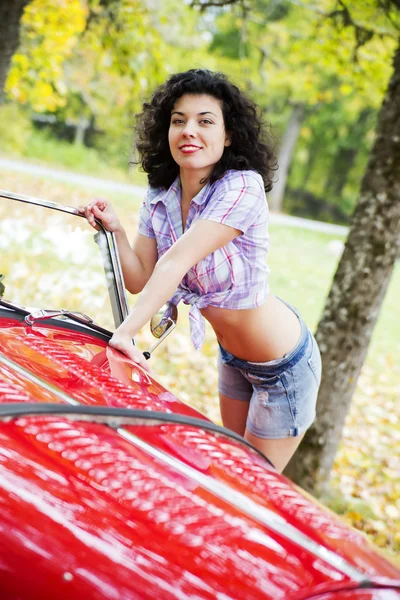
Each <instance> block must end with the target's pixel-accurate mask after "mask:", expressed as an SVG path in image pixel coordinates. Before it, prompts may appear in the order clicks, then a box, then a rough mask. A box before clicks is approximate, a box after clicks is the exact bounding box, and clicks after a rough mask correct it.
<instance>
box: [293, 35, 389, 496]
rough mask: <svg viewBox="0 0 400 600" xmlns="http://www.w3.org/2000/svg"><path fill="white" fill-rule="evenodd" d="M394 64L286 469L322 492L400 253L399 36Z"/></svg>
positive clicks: (309, 487)
mask: <svg viewBox="0 0 400 600" xmlns="http://www.w3.org/2000/svg"><path fill="white" fill-rule="evenodd" d="M393 66H394V73H393V75H392V78H391V81H390V83H389V86H388V89H387V92H386V95H385V98H384V101H383V105H382V108H381V111H380V115H379V120H378V125H377V132H376V140H375V143H374V146H373V148H372V151H371V155H370V159H369V162H368V165H367V169H366V172H365V175H364V178H363V181H362V183H361V191H360V198H359V202H358V205H357V207H356V210H355V213H354V216H353V220H352V226H351V229H350V233H349V237H348V239H347V242H346V246H345V250H344V253H343V256H342V259H341V261H340V263H339V266H338V269H337V272H336V274H335V277H334V280H333V284H332V288H331V291H330V293H329V296H328V299H327V302H326V306H325V310H324V312H323V315H322V319H321V321H320V323H319V325H318V329H317V334H316V337H317V340H318V343H319V345H320V349H321V355H322V366H323V377H322V383H321V389H320V393H319V397H318V404H317V419H316V421H315V423H314V424H313V425H312V427H311V428H310V429H309V430H308V432H307V433H306V435H305V437H304V440H303V442H302V444H301V445H300V447H299V450H298V452H297V453H296V454H295V455H294V457H293V459H292V460H291V461H290V463H289V465H288V467H287V470H286V474H287V475H288V476H289V477H290V478H291V479H293V480H294V481H295V482H296V483H298V484H299V485H301V486H302V487H303V488H305V489H307V490H308V491H310V492H312V493H314V494H316V495H320V494H321V493H323V492H324V491H325V489H326V487H327V484H328V482H329V476H330V472H331V469H332V466H333V461H334V458H335V454H336V451H337V447H338V445H339V441H340V438H341V434H342V429H343V425H344V421H345V418H346V415H347V412H348V410H349V407H350V403H351V399H352V396H353V392H354V389H355V387H356V383H357V378H358V375H359V373H360V370H361V367H362V364H363V362H364V359H365V357H366V354H367V350H368V345H369V342H370V339H371V334H372V330H373V328H374V325H375V322H376V319H377V316H378V313H379V309H380V307H381V304H382V301H383V298H384V296H385V292H386V290H387V287H388V283H389V280H390V276H391V274H392V271H393V266H394V263H395V260H396V258H397V257H398V256H399V250H400V40H399V46H398V48H397V50H396V53H395V55H394V59H393Z"/></svg>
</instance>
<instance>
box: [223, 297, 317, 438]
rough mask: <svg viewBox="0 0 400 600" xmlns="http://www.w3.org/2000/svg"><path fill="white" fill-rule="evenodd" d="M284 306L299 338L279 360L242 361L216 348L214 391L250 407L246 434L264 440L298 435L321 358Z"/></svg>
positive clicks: (307, 419)
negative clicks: (217, 382)
mask: <svg viewBox="0 0 400 600" xmlns="http://www.w3.org/2000/svg"><path fill="white" fill-rule="evenodd" d="M288 306H289V308H290V309H291V310H293V312H294V313H295V314H296V315H297V317H298V318H299V321H300V324H301V336H300V339H299V341H298V343H297V344H296V346H295V348H293V350H292V351H291V352H289V353H288V354H285V355H284V356H283V357H282V358H278V359H276V360H271V361H268V362H264V363H256V362H248V361H246V360H242V359H240V358H237V357H236V356H233V354H230V352H228V351H227V350H225V349H224V348H223V347H222V346H221V345H220V353H219V357H218V371H219V392H220V393H221V394H223V395H224V396H228V398H233V399H235V400H243V401H245V402H249V403H250V404H249V412H248V415H247V423H246V428H247V431H249V432H250V433H252V434H253V435H255V436H257V437H260V438H264V439H280V438H287V437H295V436H298V435H302V434H303V433H304V432H305V431H306V429H308V427H310V425H311V423H312V422H313V421H314V419H315V405H316V402H317V395H318V388H319V384H320V381H321V356H320V353H319V349H318V345H317V342H316V341H315V338H314V336H313V335H312V333H311V332H310V331H309V330H308V329H307V326H306V324H305V323H304V321H303V319H302V318H301V316H300V315H299V313H298V311H297V310H296V309H295V308H294V307H292V306H290V305H288Z"/></svg>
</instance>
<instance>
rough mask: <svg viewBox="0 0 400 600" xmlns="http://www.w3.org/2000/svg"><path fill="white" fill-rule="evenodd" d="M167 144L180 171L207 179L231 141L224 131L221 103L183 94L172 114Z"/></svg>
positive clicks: (202, 96) (203, 97) (205, 95)
mask: <svg viewBox="0 0 400 600" xmlns="http://www.w3.org/2000/svg"><path fill="white" fill-rule="evenodd" d="M168 142H169V147H170V150H171V154H172V157H173V159H174V160H175V162H176V163H177V164H178V165H179V167H180V171H181V174H182V170H186V169H187V170H196V171H198V173H199V175H200V177H201V178H203V177H208V175H209V174H210V173H211V172H212V170H213V167H214V165H215V164H216V163H217V162H218V161H219V159H220V158H221V156H222V154H223V152H224V149H225V147H226V146H229V145H230V140H229V136H228V134H227V132H226V131H225V124H224V117H223V114H222V108H221V103H220V101H219V100H217V99H216V98H213V96H208V95H207V94H200V95H192V94H184V95H183V96H181V98H179V99H178V100H177V101H176V103H175V105H174V107H173V109H172V111H171V122H170V126H169V132H168Z"/></svg>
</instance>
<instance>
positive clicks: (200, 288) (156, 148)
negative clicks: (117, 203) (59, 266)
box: [81, 69, 321, 471]
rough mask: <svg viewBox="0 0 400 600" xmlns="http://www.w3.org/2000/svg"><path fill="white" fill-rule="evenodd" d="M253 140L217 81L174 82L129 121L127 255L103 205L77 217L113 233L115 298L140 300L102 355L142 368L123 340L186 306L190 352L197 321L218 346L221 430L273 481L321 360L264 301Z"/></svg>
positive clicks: (301, 327) (290, 316) (249, 120)
mask: <svg viewBox="0 0 400 600" xmlns="http://www.w3.org/2000/svg"><path fill="white" fill-rule="evenodd" d="M264 140H265V136H264V133H263V131H262V126H261V122H260V120H259V119H258V117H257V110H256V107H255V105H254V104H253V103H252V102H251V101H249V100H248V99H247V98H246V97H245V96H244V95H243V94H242V93H241V92H240V90H239V89H238V88H237V87H236V86H234V85H233V84H231V83H230V82H229V81H228V80H227V79H226V77H225V76H224V75H222V74H219V73H212V72H210V71H207V70H201V69H194V70H190V71H187V72H185V73H179V74H176V75H173V76H172V77H170V79H169V80H168V81H167V82H166V83H165V84H164V85H163V86H161V87H160V88H159V89H158V90H156V92H155V93H154V95H153V97H152V99H151V101H150V103H146V104H144V107H143V113H142V115H141V116H140V119H139V127H138V142H137V147H138V150H139V153H140V155H141V163H142V167H143V169H144V170H145V172H147V173H148V179H149V190H148V194H147V197H146V200H145V201H144V203H143V206H142V209H141V212H140V222H139V232H138V234H137V236H136V238H135V240H134V243H133V247H132V248H131V247H130V244H129V241H128V238H127V235H126V233H125V231H124V229H123V227H122V225H121V224H120V222H119V220H118V217H117V216H116V214H115V212H114V211H113V209H112V207H111V206H110V204H108V203H107V202H105V201H101V200H94V201H92V202H90V204H89V205H88V206H87V207H86V208H81V210H82V211H83V212H84V213H85V215H86V217H87V219H88V221H89V223H90V224H91V225H93V226H95V221H94V219H95V218H97V219H99V220H100V221H101V222H102V223H103V225H104V226H105V227H106V228H107V229H108V230H109V231H113V232H114V233H115V236H116V239H117V244H118V250H119V253H120V257H121V263H122V269H123V273H124V278H125V283H126V287H127V289H128V290H129V291H130V292H132V293H139V292H140V296H139V298H138V301H137V303H136V305H135V307H134V309H133V310H132V311H131V313H130V314H129V316H128V317H127V319H126V320H125V321H124V323H123V324H122V325H121V326H120V327H119V328H118V329H117V330H116V331H115V333H114V335H113V337H112V339H111V340H110V346H112V347H113V348H116V349H118V350H120V351H121V352H122V353H124V354H126V355H127V356H128V357H129V358H131V359H132V360H133V361H135V362H137V363H139V364H140V365H141V366H142V367H144V368H147V364H146V361H145V359H144V358H143V355H142V353H141V351H140V350H139V349H138V348H137V347H135V346H133V345H132V338H133V337H134V336H135V335H136V334H137V332H138V331H139V330H140V329H141V328H142V327H143V325H144V324H145V323H146V322H147V321H149V320H150V318H151V317H152V315H153V314H155V313H156V312H157V310H158V309H159V308H160V307H161V306H162V305H163V304H164V303H165V302H167V301H168V300H170V299H171V300H172V302H173V303H174V304H177V303H178V302H179V301H180V300H183V301H184V302H185V303H187V304H191V310H190V324H191V337H192V340H193V343H194V345H195V347H196V348H199V347H200V345H201V343H202V341H203V337H204V318H205V319H207V320H208V321H209V323H210V324H211V326H212V328H213V329H214V331H215V334H216V337H217V340H218V342H219V348H220V354H219V365H218V368H219V394H220V407H221V415H222V421H223V424H224V426H225V427H228V428H230V429H232V430H233V431H235V432H237V433H239V434H241V435H244V436H245V437H246V438H247V439H248V440H249V441H250V442H252V443H253V444H254V445H255V446H256V447H257V448H259V449H260V450H261V451H262V452H264V454H266V455H267V456H268V458H269V459H270V460H271V461H272V463H273V464H274V465H275V466H276V468H277V469H278V470H279V471H282V470H283V468H284V467H285V465H286V464H287V462H288V461H289V459H290V458H291V456H292V454H293V453H294V451H295V450H296V448H297V446H298V445H299V443H300V441H301V439H302V437H303V436H304V433H305V431H306V429H307V428H308V427H309V426H310V425H311V423H312V421H313V420H314V416H315V403H316V398H317V391H318V386H319V382H320V377H321V361H320V356H319V351H318V347H317V345H316V342H315V340H314V338H313V336H312V335H311V333H310V332H309V331H308V329H307V327H306V326H305V324H304V322H303V320H302V319H301V317H300V315H299V314H298V312H297V311H296V310H295V309H294V308H292V307H290V306H289V305H287V304H286V303H285V302H284V301H282V300H280V299H278V298H277V297H276V296H274V295H272V294H271V293H269V288H268V268H267V264H266V255H267V249H268V234H267V222H268V207H267V203H266V200H265V191H264V190H265V189H266V190H267V191H269V190H270V189H271V187H272V182H271V170H272V166H273V165H272V160H273V155H272V152H271V149H270V148H269V146H268V143H266V142H265V141H264Z"/></svg>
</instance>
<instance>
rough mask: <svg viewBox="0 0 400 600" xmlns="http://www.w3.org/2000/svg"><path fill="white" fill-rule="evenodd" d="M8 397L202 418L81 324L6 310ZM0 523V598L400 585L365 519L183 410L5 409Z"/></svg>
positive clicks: (297, 593) (279, 592) (0, 357)
mask: <svg viewBox="0 0 400 600" xmlns="http://www.w3.org/2000/svg"><path fill="white" fill-rule="evenodd" d="M10 402H12V403H16V402H19V403H27V402H30V403H32V402H35V403H61V404H62V403H65V404H67V403H69V404H71V403H79V404H82V405H86V406H98V407H104V406H107V407H117V408H131V409H132V408H133V409H145V410H146V411H157V412H163V413H166V414H170V415H172V416H173V415H186V416H187V417H189V418H190V417H191V418H193V417H195V418H196V419H201V418H202V419H203V421H204V424H205V425H206V424H207V423H208V421H207V420H206V419H204V417H202V416H201V415H200V414H199V413H197V412H196V411H195V410H193V409H192V408H190V407H188V406H186V405H185V404H183V403H181V402H180V401H179V400H177V398H176V397H175V396H173V395H172V394H171V393H170V392H168V391H167V390H165V389H164V388H163V387H162V386H161V385H160V384H159V383H158V382H156V381H155V380H154V379H153V378H152V377H150V376H149V375H147V374H146V373H144V372H143V371H142V370H141V369H140V368H138V367H136V366H133V365H132V363H131V362H130V361H129V360H127V359H124V358H123V357H122V355H120V354H118V353H117V352H115V351H113V350H111V349H110V348H107V346H106V343H105V342H103V341H102V340H100V339H98V338H96V337H94V336H92V335H91V334H90V333H81V332H78V331H71V330H69V329H67V328H61V327H60V326H41V327H40V328H31V327H27V326H25V325H24V324H22V323H20V322H18V321H17V320H14V319H11V318H9V319H2V320H1V321H0V403H3V404H4V403H10ZM189 421H190V420H189ZM0 529H1V532H2V533H1V539H2V544H1V549H2V550H1V554H0V589H1V590H2V592H3V594H2V598H7V599H10V600H11V599H13V600H14V599H15V600H16V599H17V598H18V600H25V599H28V598H29V599H30V600H34V599H36V598H38V599H39V598H40V599H43V598H53V597H57V599H64V598H65V599H71V598H77V597H82V598H83V597H85V598H87V599H90V600H91V599H106V598H107V599H109V598H115V599H128V598H129V599H131V598H149V599H153V598H163V599H164V598H165V599H169V598H196V599H203V598H204V599H205V598H219V599H221V600H228V599H230V598H232V599H233V598H234V599H239V598H243V599H246V600H250V599H253V598H254V599H259V598H260V599H261V598H262V599H264V598H265V599H274V600H276V599H280V598H282V599H291V598H296V599H300V598H309V597H313V596H314V595H317V594H324V595H321V596H318V597H319V598H321V599H322V598H325V599H326V600H328V598H329V599H330V598H331V597H332V596H331V595H329V592H331V593H332V592H334V591H335V590H337V591H338V592H339V591H340V590H342V592H341V593H344V594H349V593H350V594H351V593H354V594H356V593H357V594H358V593H361V590H360V592H355V591H354V590H355V589H356V588H359V586H360V585H363V586H366V585H367V586H368V585H370V584H369V583H368V582H375V583H374V585H375V587H376V589H375V591H373V590H371V591H370V592H368V593H371V594H378V593H379V594H382V593H386V592H385V591H384V590H385V589H386V590H387V591H388V593H391V594H394V596H393V595H392V596H391V598H394V597H397V594H396V592H395V591H394V590H395V589H397V590H400V581H399V580H400V572H399V570H398V569H396V568H395V567H394V566H393V565H392V564H391V563H389V562H387V561H386V560H385V559H384V558H382V557H381V556H380V555H379V554H377V553H376V552H375V551H374V550H373V549H372V548H371V546H370V545H369V543H368V542H367V540H366V538H364V536H363V535H361V534H359V533H357V532H355V531H353V530H352V529H350V528H348V527H346V526H345V525H343V524H342V523H341V522H340V521H339V519H338V518H337V517H336V516H334V515H333V514H332V513H330V512H329V511H327V510H325V509H324V508H323V507H322V506H320V505H318V504H317V503H315V501H313V500H312V499H310V498H309V497H308V496H307V495H305V494H304V493H303V492H302V491H300V490H299V489H298V488H296V486H294V485H293V484H292V483H291V482H290V481H288V480H287V479H285V478H284V477H283V476H281V475H279V474H277V473H276V472H275V471H274V470H273V468H272V467H271V466H270V465H269V464H268V463H267V461H266V460H264V459H263V458H262V457H261V456H259V455H258V454H257V453H255V452H254V451H252V450H251V449H249V448H247V447H246V446H244V445H242V444H241V443H240V442H239V441H236V440H235V439H231V438H229V437H226V436H225V435H222V434H217V433H215V432H212V431H209V430H207V429H202V428H199V427H198V424H197V425H193V424H190V422H189V424H177V423H167V422H165V423H162V422H161V423H160V422H159V421H157V420H156V419H155V420H154V421H152V420H137V421H135V422H132V424H128V425H124V426H123V428H120V429H117V430H116V429H113V428H111V427H108V426H107V425H105V424H104V423H99V422H92V419H89V420H84V419H83V417H79V416H78V417H76V418H72V419H71V418H70V417H68V416H67V415H55V414H54V415H30V416H21V417H18V418H14V419H3V420H1V421H0ZM390 588H391V589H392V591H391V592H390V591H389V589H390ZM352 590H353V591H352ZM399 596H400V592H399ZM340 597H343V598H347V597H349V598H350V596H347V595H345V596H340ZM354 597H355V598H360V599H364V598H365V599H366V598H375V597H376V598H378V597H379V598H380V597H381V598H382V600H383V599H384V598H386V596H376V595H369V596H362V595H360V596H358V595H354ZM388 598H389V597H388Z"/></svg>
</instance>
